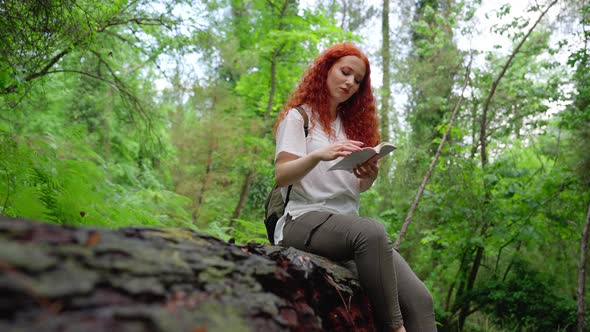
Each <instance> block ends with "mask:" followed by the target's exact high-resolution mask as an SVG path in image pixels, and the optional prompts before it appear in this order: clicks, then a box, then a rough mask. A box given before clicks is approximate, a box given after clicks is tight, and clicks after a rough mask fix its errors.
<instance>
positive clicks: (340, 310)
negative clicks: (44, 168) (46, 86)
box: [0, 216, 374, 332]
mask: <svg viewBox="0 0 590 332" xmlns="http://www.w3.org/2000/svg"><path fill="white" fill-rule="evenodd" d="M353 330H354V331H374V322H373V318H372V313H371V309H370V306H369V304H368V301H367V298H366V295H365V294H364V293H363V292H362V290H361V289H360V286H359V284H358V281H357V279H356V276H355V275H354V274H353V273H352V272H351V271H350V270H348V269H346V268H345V267H343V266H341V265H338V264H336V263H333V262H330V261H328V260H326V259H324V258H322V257H319V256H315V255H311V254H308V253H304V252H302V251H299V250H296V249H293V248H283V247H277V246H269V245H261V244H257V243H249V244H248V245H245V246H239V245H235V244H230V243H227V242H223V241H221V240H219V239H217V238H214V237H212V236H209V235H207V234H203V233H198V232H195V231H192V230H189V229H177V228H154V227H130V228H121V229H118V230H111V229H104V228H96V227H71V226H61V225H54V224H47V223H39V222H33V221H28V220H22V219H13V218H8V217H4V216H0V331H15V332H16V331H110V332H116V331H166V332H167V331H192V332H205V331H353Z"/></svg>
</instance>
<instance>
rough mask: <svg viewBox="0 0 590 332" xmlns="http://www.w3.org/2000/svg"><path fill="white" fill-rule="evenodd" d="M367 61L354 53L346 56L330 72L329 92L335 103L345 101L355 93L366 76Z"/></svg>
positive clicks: (328, 80)
mask: <svg viewBox="0 0 590 332" xmlns="http://www.w3.org/2000/svg"><path fill="white" fill-rule="evenodd" d="M365 72H366V68H365V63H364V62H363V60H361V59H360V58H359V57H356V56H354V55H347V56H344V57H342V58H340V59H338V61H336V63H334V65H332V68H330V71H329V72H328V79H327V85H328V92H329V93H330V99H331V101H332V103H333V104H335V105H338V104H340V103H342V102H345V101H346V100H348V98H350V97H351V96H352V95H354V94H355V93H356V92H357V91H358V89H359V87H360V84H361V82H362V81H363V78H364V77H365Z"/></svg>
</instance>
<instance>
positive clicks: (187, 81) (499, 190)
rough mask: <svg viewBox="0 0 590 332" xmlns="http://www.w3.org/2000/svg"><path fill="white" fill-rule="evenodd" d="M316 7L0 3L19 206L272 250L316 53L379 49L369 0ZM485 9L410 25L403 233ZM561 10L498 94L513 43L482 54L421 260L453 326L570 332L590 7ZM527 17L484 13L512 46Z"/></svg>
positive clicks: (390, 176)
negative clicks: (286, 158) (297, 102)
mask: <svg viewBox="0 0 590 332" xmlns="http://www.w3.org/2000/svg"><path fill="white" fill-rule="evenodd" d="M318 3H320V4H319V5H318V6H313V5H304V2H299V1H292V0H254V1H234V0H218V1H200V2H193V1H181V0H164V1H157V2H154V1H149V0H141V1H129V0H118V1H110V2H101V3H99V2H97V1H90V0H66V1H51V0H48V1H31V0H28V1H3V2H1V3H0V13H2V14H6V13H10V15H0V49H1V51H0V55H1V56H0V213H2V214H5V215H10V216H18V217H25V218H32V219H36V220H42V221H46V222H53V223H60V224H69V225H100V226H106V227H122V226H127V225H140V224H141V225H154V226H158V227H168V226H174V227H176V226H181V227H189V228H193V229H198V230H202V231H206V232H208V233H209V234H212V235H214V236H216V237H219V238H221V239H224V240H230V239H231V238H233V239H234V240H235V241H236V242H237V243H241V244H243V243H246V242H249V241H256V242H261V243H266V242H267V239H266V235H265V229H264V226H263V224H262V204H263V200H264V198H265V196H266V194H267V192H268V190H269V189H270V188H271V186H272V182H273V172H274V168H273V164H272V160H273V156H274V142H273V134H272V125H273V123H274V121H275V119H276V116H277V114H278V113H279V112H280V111H281V109H282V105H283V104H284V102H285V101H286V100H287V98H288V97H289V94H290V93H291V92H292V90H293V88H294V87H295V85H296V84H297V82H298V79H299V77H300V76H301V73H302V72H303V71H304V70H305V68H306V67H307V66H308V64H309V63H310V61H311V60H312V59H313V58H314V57H315V55H317V54H318V53H319V52H320V51H321V50H322V49H323V48H324V47H325V46H326V45H328V44H331V43H334V42H337V41H343V40H353V41H356V42H357V43H369V42H370V41H371V40H372V38H369V34H374V31H373V30H371V29H373V28H374V27H372V25H371V21H370V20H369V18H371V17H377V16H378V14H379V13H377V12H376V11H377V7H375V6H369V5H368V3H367V2H365V1H361V0H358V1H355V0H346V1H319V2H318ZM482 4H484V3H483V2H482V1H475V0H474V1H455V0H453V1H451V0H438V1H433V0H428V1H417V2H404V3H403V4H402V5H403V6H406V7H408V6H411V8H408V10H407V11H405V12H403V14H402V15H403V16H402V17H400V18H399V19H400V20H401V21H402V22H403V24H401V25H400V27H399V29H400V30H399V31H396V32H395V33H393V34H392V36H394V37H393V38H394V39H393V40H391V45H392V48H395V49H396V50H397V51H395V52H394V53H392V54H394V55H396V56H398V58H397V59H396V60H394V61H392V66H394V67H393V68H391V69H392V72H393V73H394V74H395V75H396V77H395V88H394V89H393V91H397V95H396V94H394V96H393V97H394V98H393V99H397V100H393V103H392V104H391V105H395V107H392V111H391V114H388V115H389V119H390V121H391V122H392V123H389V124H387V126H389V127H390V128H393V127H394V123H395V124H398V123H399V126H397V125H395V128H396V129H397V131H396V132H395V133H393V134H394V135H393V136H392V138H393V139H394V140H395V144H396V145H397V146H398V148H399V149H398V150H397V151H396V152H395V154H394V156H393V157H392V159H391V160H389V163H386V164H384V167H383V169H381V171H380V174H381V177H380V178H379V180H378V181H377V183H376V185H375V186H376V187H377V189H378V190H375V189H373V190H371V191H368V192H366V193H363V194H362V204H361V214H363V215H367V216H370V217H373V218H375V219H378V220H380V221H382V222H383V223H384V224H385V226H386V228H387V230H388V232H389V233H390V234H391V236H392V238H394V237H395V236H396V234H397V232H399V230H400V227H401V225H402V222H403V220H404V218H405V215H406V212H407V211H408V210H409V208H410V204H411V202H412V199H413V195H414V194H415V191H416V190H417V188H418V185H419V183H420V181H421V178H422V176H423V175H424V169H425V165H427V164H428V163H429V162H430V160H431V158H432V156H433V153H434V148H435V147H436V146H437V145H438V143H439V142H440V137H441V136H442V134H443V133H444V132H445V130H446V128H447V126H448V118H449V116H450V111H451V110H452V109H453V107H454V105H455V103H456V101H457V99H458V96H457V93H458V91H457V86H461V85H462V84H463V81H462V80H463V75H464V73H465V71H466V68H465V67H466V64H467V63H468V62H469V59H470V57H471V54H467V52H466V51H465V50H464V49H462V48H461V47H459V45H457V41H458V40H460V39H462V38H466V37H468V35H469V34H470V33H473V31H475V27H474V26H472V23H471V22H472V21H473V19H474V16H475V15H478V14H477V13H478V10H479V9H480V8H482V7H481V6H482ZM563 6H567V7H569V11H568V13H570V15H572V18H571V19H570V20H569V21H571V22H577V23H575V24H572V28H571V29H570V30H567V29H559V28H558V27H556V26H555V25H552V24H542V25H540V26H539V27H538V28H537V29H535V30H534V31H533V33H532V34H531V35H530V37H529V39H528V40H527V42H526V43H525V44H524V45H523V46H522V48H521V49H520V51H519V52H517V53H516V54H515V57H514V58H513V59H512V60H511V64H510V66H509V67H508V68H507V70H506V72H505V73H504V76H503V79H502V80H501V81H500V82H495V81H494V80H495V79H496V77H498V73H499V72H500V71H501V70H502V68H503V65H504V64H505V63H506V61H507V53H506V51H507V50H506V49H502V47H490V48H488V49H487V50H484V51H479V52H473V56H474V60H475V61H474V63H473V67H472V70H471V75H470V76H469V78H470V81H469V86H468V94H466V95H465V96H464V98H465V99H464V101H463V104H462V107H461V108H460V109H459V116H458V118H457V121H456V123H455V124H454V126H453V128H452V131H451V137H450V139H449V141H448V144H446V145H445V146H444V147H443V151H442V154H441V157H440V159H439V161H438V163H437V165H436V168H435V170H434V173H433V176H432V178H431V179H430V182H429V183H428V185H427V187H426V192H425V194H424V197H423V198H422V199H421V201H420V202H419V205H418V209H417V211H416V213H415V215H414V221H413V222H412V225H411V227H410V229H409V233H408V235H407V237H406V238H404V242H403V243H402V247H401V252H402V254H403V255H404V257H405V258H406V260H407V261H408V262H409V263H410V264H411V266H412V268H413V269H414V270H415V271H416V273H417V274H418V275H419V276H420V277H421V278H422V279H423V280H424V282H425V283H426V285H427V286H428V288H429V289H430V290H431V292H432V293H433V295H434V298H435V305H436V313H437V318H438V320H439V322H440V324H441V325H440V330H441V331H456V330H460V329H461V328H463V329H464V330H471V329H475V330H478V329H479V330H481V328H480V327H478V326H476V325H477V323H478V322H479V321H480V320H482V319H485V320H488V321H489V322H490V324H493V325H494V327H493V328H490V330H494V328H497V329H503V330H543V329H548V330H554V329H556V328H561V329H568V328H570V327H571V326H572V322H573V319H574V316H573V314H574V312H575V307H573V304H572V303H573V298H574V297H575V290H576V282H577V280H576V275H575V273H569V272H567V271H575V270H576V268H577V257H579V252H578V243H577V241H578V239H579V238H580V231H581V227H582V220H584V217H585V213H586V209H587V206H588V202H589V201H590V190H588V188H589V187H590V177H589V175H590V166H589V165H590V161H589V160H590V159H589V156H590V150H589V149H590V144H588V142H589V141H590V127H589V124H590V121H589V120H590V108H589V101H590V88H589V84H588V82H590V77H589V73H590V70H588V49H587V48H588V45H589V44H588V37H589V36H590V34H589V33H588V31H589V30H590V29H588V13H589V11H588V5H587V4H585V3H584V2H581V1H572V2H571V3H570V2H568V3H567V4H565V3H564V4H563ZM542 7H543V6H541V5H534V6H529V7H527V10H526V11H527V13H530V14H531V15H533V16H532V17H534V16H535V15H536V14H538V13H539V12H540V11H541V10H542V9H543V8H542ZM494 13H495V14H494ZM406 14H407V15H406ZM391 15H392V16H395V15H400V14H399V12H395V10H394V11H393V12H392V14H391ZM526 17H527V16H524V15H521V13H514V9H513V8H512V6H510V5H509V4H508V5H499V6H498V7H496V8H495V9H494V10H493V11H492V12H490V13H486V15H483V17H482V15H479V19H482V20H485V23H489V22H491V21H492V20H493V21H496V20H502V22H501V23H497V24H495V25H494V24H493V23H490V24H489V25H492V26H493V27H492V29H491V30H490V31H491V33H493V34H495V36H500V37H505V38H506V39H507V41H508V42H509V43H512V44H510V45H511V47H514V45H515V44H516V43H517V42H518V41H519V40H520V39H521V38H522V36H524V33H525V32H526V31H527V29H528V28H530V19H528V18H526ZM549 20H553V18H549ZM393 21H394V20H392V22H393ZM553 24H556V23H555V22H553ZM367 29H368V30H367ZM564 31H565V32H564ZM353 33H354V34H353ZM558 33H561V34H566V36H562V37H561V39H560V40H558V41H557V42H555V41H556V40H557V39H559V38H558ZM408 45H410V46H409V47H408ZM511 47H509V49H510V48H511ZM368 49H369V50H370V51H372V50H371V47H368ZM564 55H565V57H566V58H567V59H568V60H567V63H565V62H563V61H561V59H562V58H563V56H564ZM369 56H370V57H371V52H369ZM371 58H372V57H371ZM372 63H373V64H375V63H377V62H376V61H372ZM373 67H374V68H375V69H374V72H375V73H378V72H379V70H378V68H377V66H375V65H373ZM373 82H374V83H376V84H377V83H378V80H376V79H374V78H373ZM496 84H497V86H496ZM492 87H494V88H495V89H496V90H495V94H494V95H493V98H492V100H491V102H490V107H489V114H488V117H487V120H486V123H483V124H482V122H481V120H482V115H483V114H482V113H483V109H482V105H483V104H484V103H485V98H486V96H488V94H489V92H490V89H492ZM377 88H378V87H376V89H377ZM403 100H407V102H406V103H404V102H403ZM482 125H483V126H485V129H486V131H485V132H486V137H485V138H486V143H487V145H486V152H487V155H488V156H489V157H488V161H487V163H486V164H485V165H482V162H481V159H480V158H481V153H482V150H481V144H480V142H481V140H480V137H479V135H480V134H481V132H482V131H481V128H482ZM387 126H386V127H387ZM230 225H232V226H230ZM228 233H231V236H230V235H229V234H228ZM564 271H566V272H564ZM462 320H467V322H466V323H465V321H463V322H462Z"/></svg>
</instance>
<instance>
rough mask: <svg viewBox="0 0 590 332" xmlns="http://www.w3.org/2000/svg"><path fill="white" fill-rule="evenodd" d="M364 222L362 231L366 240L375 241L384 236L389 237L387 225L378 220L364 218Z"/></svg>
mask: <svg viewBox="0 0 590 332" xmlns="http://www.w3.org/2000/svg"><path fill="white" fill-rule="evenodd" d="M362 224H363V225H362V226H361V227H362V228H361V230H360V232H361V235H362V236H363V237H364V238H365V239H366V240H368V241H371V242H373V241H376V240H381V239H384V238H386V239H389V235H388V234H387V230H385V226H384V225H383V224H382V223H380V222H378V221H377V220H374V219H371V218H363V220H362Z"/></svg>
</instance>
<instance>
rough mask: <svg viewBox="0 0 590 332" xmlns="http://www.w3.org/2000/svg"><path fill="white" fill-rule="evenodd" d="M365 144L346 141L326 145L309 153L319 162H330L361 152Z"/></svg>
mask: <svg viewBox="0 0 590 332" xmlns="http://www.w3.org/2000/svg"><path fill="white" fill-rule="evenodd" d="M363 145H365V143H363V142H359V141H353V140H346V141H342V142H338V143H334V144H330V145H327V146H325V147H323V148H321V149H317V150H315V151H313V152H312V153H310V155H313V156H315V157H316V158H318V159H319V160H321V161H330V160H334V159H336V158H338V157H346V156H348V155H349V154H351V153H353V152H355V151H360V150H362V147H363Z"/></svg>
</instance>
